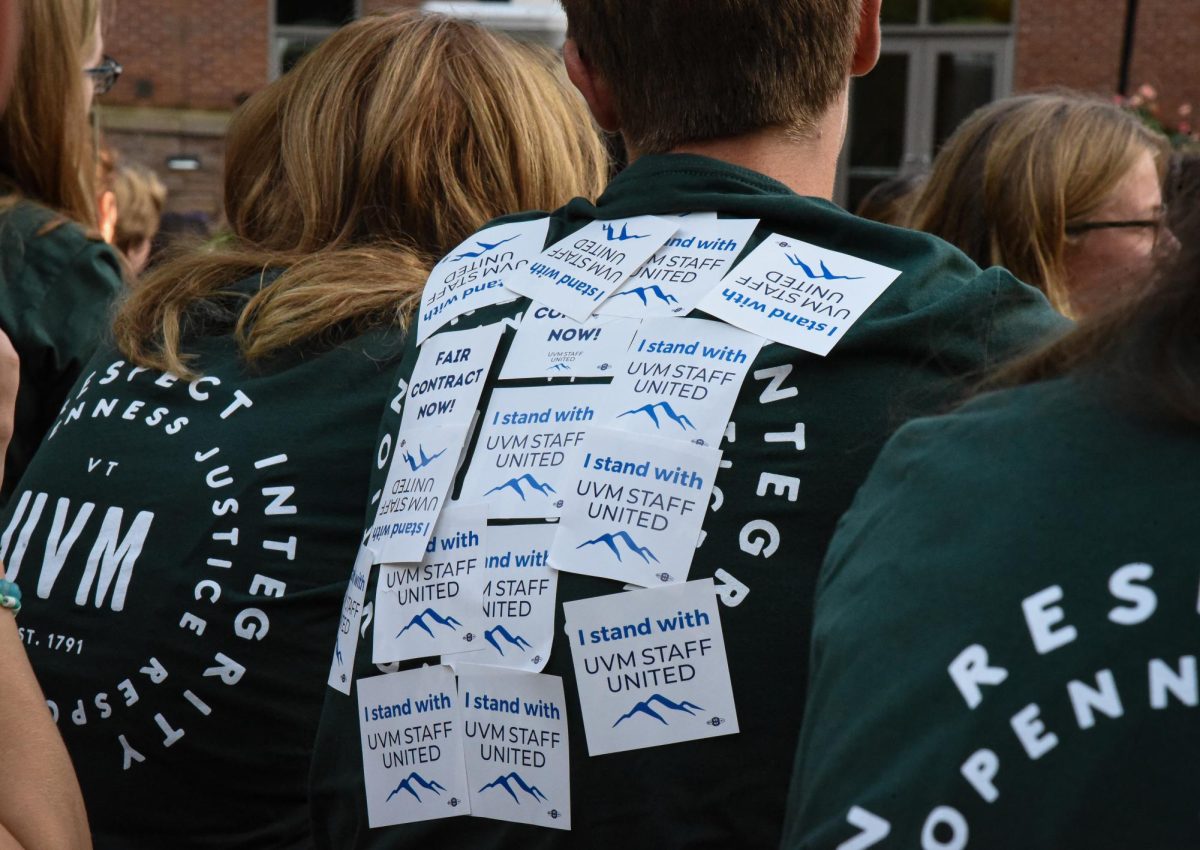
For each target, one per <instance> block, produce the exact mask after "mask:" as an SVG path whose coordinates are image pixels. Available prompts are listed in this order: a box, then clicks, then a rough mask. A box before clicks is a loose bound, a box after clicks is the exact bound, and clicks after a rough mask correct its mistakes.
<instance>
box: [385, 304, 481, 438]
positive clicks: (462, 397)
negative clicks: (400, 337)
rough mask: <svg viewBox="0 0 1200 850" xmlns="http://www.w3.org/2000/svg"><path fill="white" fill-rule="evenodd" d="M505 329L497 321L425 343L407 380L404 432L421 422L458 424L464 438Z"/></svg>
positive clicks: (426, 423)
mask: <svg viewBox="0 0 1200 850" xmlns="http://www.w3.org/2000/svg"><path fill="white" fill-rule="evenodd" d="M503 333H504V325H503V324H501V323H499V322H497V323H495V324H491V325H484V326H482V327H478V328H473V329H472V330H469V331H449V332H447V333H443V334H438V335H437V336H435V337H433V338H431V339H430V340H429V341H428V342H426V343H425V344H424V345H422V346H421V353H420V354H419V355H418V356H417V363H416V365H415V366H414V367H413V373H412V377H411V378H410V379H409V382H408V395H407V396H406V398H405V402H404V413H403V415H402V417H401V419H400V434H401V435H402V436H403V435H404V433H405V432H406V431H408V430H409V429H411V428H420V427H422V426H436V427H438V428H446V427H449V426H455V427H457V428H459V429H461V431H462V432H463V433H462V436H463V439H464V440H465V439H466V430H467V428H468V427H469V426H470V424H471V418H472V417H473V416H474V415H475V410H476V408H478V407H479V395H480V393H481V392H483V384H484V381H485V379H486V378H487V374H488V369H489V368H490V367H491V365H492V359H493V358H494V357H495V356H496V346H497V345H498V344H499V342H500V336H501V334H503ZM460 445H461V442H460Z"/></svg>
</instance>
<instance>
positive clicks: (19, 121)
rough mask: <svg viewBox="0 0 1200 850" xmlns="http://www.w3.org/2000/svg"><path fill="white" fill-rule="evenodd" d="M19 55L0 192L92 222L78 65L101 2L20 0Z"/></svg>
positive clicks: (91, 173)
mask: <svg viewBox="0 0 1200 850" xmlns="http://www.w3.org/2000/svg"><path fill="white" fill-rule="evenodd" d="M20 7H21V36H20V55H19V57H18V59H17V65H16V70H15V72H14V74H13V87H12V93H11V94H10V95H9V100H8V106H7V107H5V109H4V114H3V115H2V116H0V190H4V191H6V192H7V193H8V194H9V195H10V196H12V197H10V198H8V199H6V203H9V204H11V203H12V202H13V201H14V200H15V199H16V198H17V197H23V198H26V199H28V200H31V201H36V202H37V203H39V204H42V205H43V206H46V207H49V208H50V209H52V210H54V211H56V212H58V213H60V214H62V215H64V216H66V217H67V218H70V219H72V220H74V221H75V222H77V223H78V224H80V225H83V226H84V227H87V228H93V227H95V225H96V193H95V180H96V174H95V164H94V162H93V151H92V141H91V134H90V132H89V125H88V119H87V109H86V102H87V99H86V89H85V88H84V87H85V86H90V85H91V84H92V83H91V81H90V80H89V79H87V78H86V77H85V76H84V74H83V65H84V63H85V62H86V61H87V58H88V57H89V56H90V55H91V53H92V51H93V49H94V48H95V37H96V23H97V20H98V17H99V14H100V10H99V0H22V2H21V3H20Z"/></svg>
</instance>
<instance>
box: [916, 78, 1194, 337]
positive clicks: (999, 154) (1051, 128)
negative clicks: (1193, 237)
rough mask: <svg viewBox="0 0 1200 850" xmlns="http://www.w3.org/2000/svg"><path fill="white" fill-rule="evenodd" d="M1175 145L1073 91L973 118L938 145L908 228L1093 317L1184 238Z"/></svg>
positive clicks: (1144, 279) (1130, 292) (1129, 292)
mask: <svg viewBox="0 0 1200 850" xmlns="http://www.w3.org/2000/svg"><path fill="white" fill-rule="evenodd" d="M1168 156H1169V147H1168V144H1167V142H1166V140H1165V139H1164V138H1163V137H1162V136H1160V135H1158V134H1156V133H1153V132H1152V131H1150V130H1149V129H1147V128H1146V127H1145V126H1143V125H1142V123H1141V122H1140V121H1139V120H1138V119H1137V118H1136V117H1134V116H1133V115H1131V114H1130V113H1128V112H1125V111H1123V110H1122V109H1120V108H1119V107H1117V106H1114V105H1113V104H1111V103H1108V102H1105V101H1102V100H1098V99H1094V98H1091V97H1087V96H1085V95H1081V94H1076V93H1072V92H1055V93H1048V94H1034V95H1022V96H1018V97H1011V98H1006V99H1004V100H999V101H996V102H995V103H992V104H989V105H987V106H985V107H983V108H981V109H979V110H978V111H976V112H975V113H974V114H973V115H971V116H970V117H969V118H968V119H967V120H966V121H965V122H963V124H962V125H961V126H960V127H959V128H958V130H956V131H955V133H954V134H953V135H952V136H951V137H950V139H949V140H948V141H947V142H946V144H945V146H944V147H943V148H942V150H941V151H940V152H939V153H938V155H937V157H936V159H935V160H934V163H933V168H932V170H931V172H930V174H929V179H928V181H927V182H926V184H925V187H924V189H923V190H922V192H921V194H920V195H919V196H918V197H917V199H916V201H915V202H914V204H913V213H912V216H911V218H910V220H909V225H910V226H912V227H914V228H915V229H917V230H924V231H926V232H927V233H932V234H934V235H936V236H940V237H942V238H943V239H945V240H947V241H948V242H951V243H952V244H954V245H956V246H957V247H958V248H960V249H962V250H963V251H964V252H965V253H966V254H967V255H968V256H970V257H971V259H973V260H975V262H976V263H978V264H979V265H981V266H989V265H998V266H1003V267H1005V268H1007V269H1008V270H1009V271H1011V272H1012V273H1013V274H1014V275H1015V276H1016V277H1018V278H1020V279H1021V280H1024V281H1026V282H1027V283H1030V284H1032V285H1034V286H1036V287H1038V288H1039V289H1041V290H1042V291H1043V292H1044V293H1045V294H1046V297H1047V298H1048V299H1049V300H1050V303H1051V304H1052V305H1053V306H1054V307H1055V308H1056V309H1057V310H1058V311H1059V312H1061V313H1063V314H1064V315H1067V316H1070V317H1072V318H1083V317H1086V316H1089V315H1093V314H1094V313H1096V312H1097V311H1099V310H1102V309H1104V308H1106V307H1107V306H1109V305H1111V304H1113V303H1114V302H1116V301H1119V300H1123V299H1127V298H1131V297H1136V296H1139V295H1141V294H1143V293H1144V292H1145V290H1146V288H1147V287H1148V285H1149V284H1150V282H1151V280H1152V279H1153V270H1154V266H1155V262H1156V260H1157V259H1158V258H1159V257H1160V256H1161V255H1164V254H1168V255H1169V254H1171V253H1173V252H1174V251H1175V250H1176V249H1177V248H1178V242H1177V241H1176V240H1175V237H1174V236H1173V235H1172V234H1171V231H1170V228H1169V227H1168V222H1167V211H1166V206H1165V205H1164V203H1163V197H1162V185H1163V180H1164V176H1165V173H1166V168H1167V160H1168Z"/></svg>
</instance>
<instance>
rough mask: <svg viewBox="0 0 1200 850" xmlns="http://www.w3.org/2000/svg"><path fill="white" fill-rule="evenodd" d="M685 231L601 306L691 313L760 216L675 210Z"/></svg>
mask: <svg viewBox="0 0 1200 850" xmlns="http://www.w3.org/2000/svg"><path fill="white" fill-rule="evenodd" d="M672 218H674V219H675V220H676V221H677V222H678V223H679V231H678V232H677V233H676V234H675V235H674V236H672V237H671V238H670V239H668V240H667V244H666V245H664V246H663V247H662V248H659V249H658V251H656V252H655V254H654V256H652V257H651V258H650V259H648V260H647V261H646V262H645V263H643V264H642V265H641V266H640V267H639V268H638V270H637V271H635V272H634V273H633V274H632V275H630V277H629V279H628V280H626V281H625V283H623V284H621V287H620V289H618V290H617V291H616V292H615V293H613V295H612V297H611V298H609V299H608V300H607V301H605V302H604V304H603V305H601V307H600V309H599V310H598V311H597V312H598V313H599V314H600V315H604V316H633V317H637V318H641V317H642V316H685V315H687V314H688V313H690V312H691V311H692V308H693V307H695V306H696V304H697V303H698V302H699V301H700V299H701V298H703V297H704V296H705V295H706V294H707V293H708V291H709V290H710V289H712V288H713V287H714V286H716V285H717V283H718V282H719V281H720V280H721V278H722V277H724V276H725V273H726V272H727V271H729V269H730V267H731V266H732V265H733V261H734V260H736V259H737V257H738V254H740V253H741V251H742V249H743V248H745V247H746V241H747V240H748V239H749V238H750V235H751V234H752V233H754V228H755V227H757V226H758V219H756V218H755V219H729V218H724V219H720V220H716V219H712V220H705V219H697V218H682V217H678V216H673V217H672Z"/></svg>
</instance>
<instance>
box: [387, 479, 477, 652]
mask: <svg viewBox="0 0 1200 850" xmlns="http://www.w3.org/2000/svg"><path fill="white" fill-rule="evenodd" d="M487 531H488V529H487V507H486V506H484V505H462V504H458V503H454V504H451V505H449V506H447V507H446V509H445V510H444V511H442V515H441V516H440V517H439V518H438V521H437V526H436V527H435V528H434V530H433V536H432V537H431V538H430V540H429V544H428V545H427V546H426V554H425V558H424V560H422V561H421V563H419V564H399V565H393V564H384V565H383V566H381V567H380V568H379V581H378V582H377V583H376V585H375V630H374V631H375V639H374V653H373V655H372V658H371V660H372V662H373V663H375V664H387V663H389V662H392V661H405V660H407V659H409V658H428V657H429V656H431V655H440V654H441V653H444V652H459V651H462V650H463V649H468V648H473V647H472V642H473V641H475V640H477V639H478V638H479V637H480V633H481V632H482V630H483V629H482V626H483V614H482V611H481V604H482V600H483V584H484V568H483V563H484V559H485V557H486V553H487V548H486V546H487V543H486V540H487Z"/></svg>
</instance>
